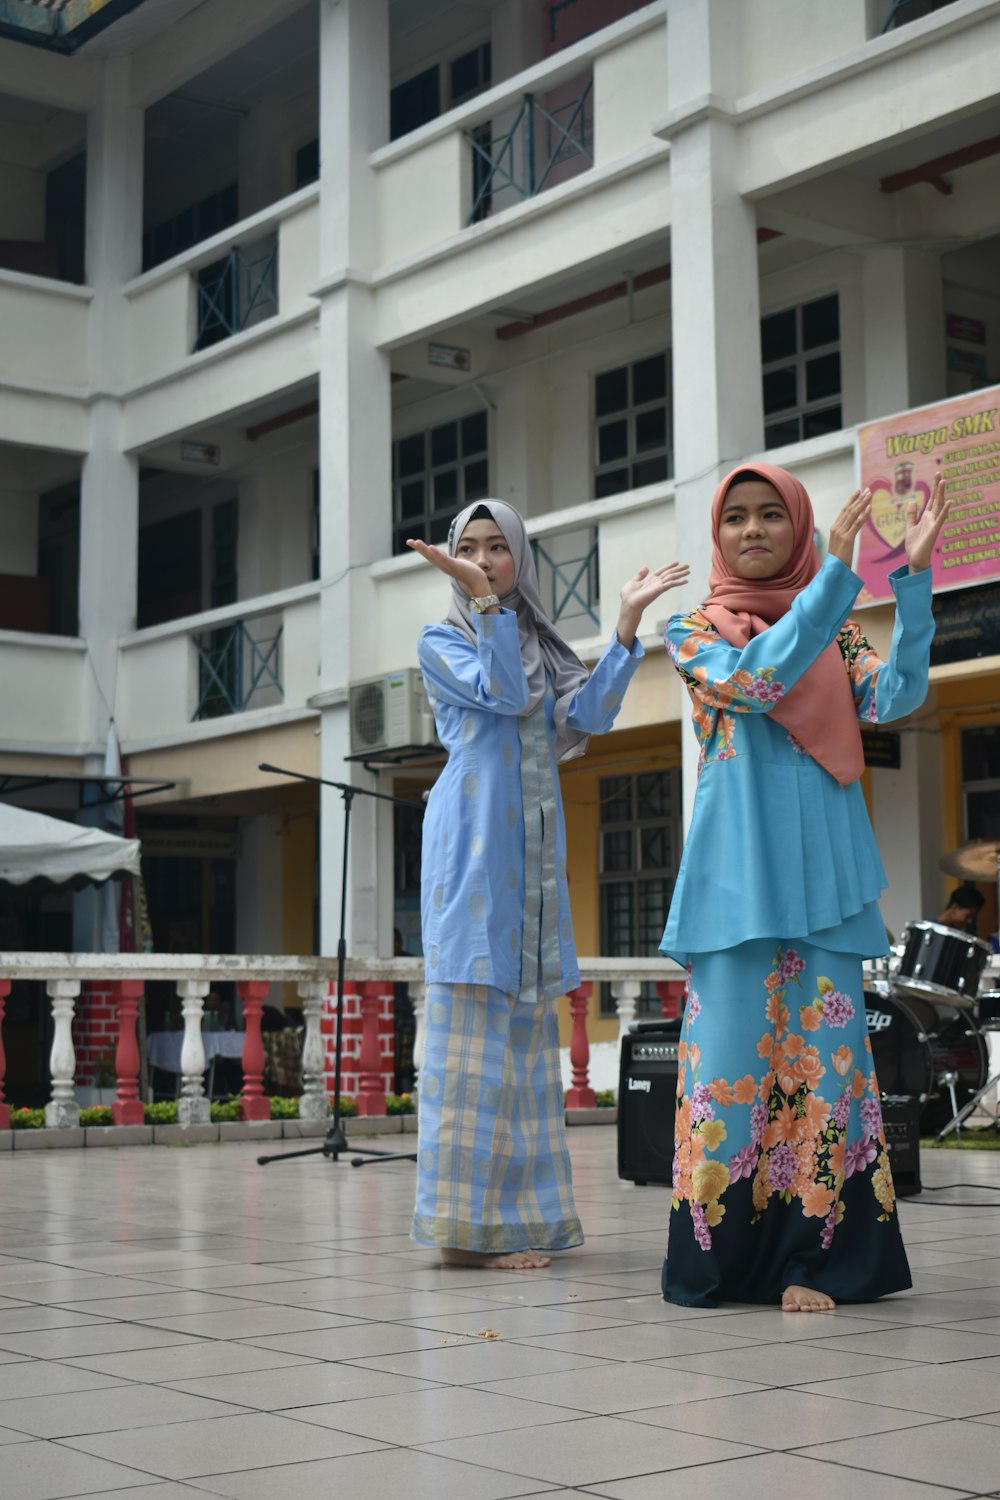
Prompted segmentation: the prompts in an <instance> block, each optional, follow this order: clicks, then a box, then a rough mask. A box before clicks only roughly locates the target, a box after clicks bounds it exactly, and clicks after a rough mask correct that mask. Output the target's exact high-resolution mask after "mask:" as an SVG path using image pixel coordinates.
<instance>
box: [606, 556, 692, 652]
mask: <svg viewBox="0 0 1000 1500" xmlns="http://www.w3.org/2000/svg"><path fill="white" fill-rule="evenodd" d="M689 571H690V569H689V567H688V565H687V563H679V562H672V563H665V564H664V566H663V567H662V568H652V569H650V568H640V569H639V571H638V573H636V574H635V576H634V577H632V578H630V579H628V581H627V582H626V583H625V584H623V585H622V593H621V600H622V604H621V610H620V611H619V614H618V639H619V641H621V643H622V645H623V646H625V647H628V648H631V646H632V642H633V641H634V640H635V633H636V631H637V629H638V628H639V621H640V620H641V619H642V616H643V612H644V611H645V610H646V609H647V608H648V607H649V605H650V604H652V603H653V601H654V599H659V597H660V595H661V594H665V593H666V592H667V590H668V589H677V588H680V587H681V585H682V584H685V583H687V580H688V573H689Z"/></svg>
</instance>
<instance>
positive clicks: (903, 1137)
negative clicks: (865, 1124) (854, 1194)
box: [882, 1094, 921, 1198]
mask: <svg viewBox="0 0 1000 1500" xmlns="http://www.w3.org/2000/svg"><path fill="white" fill-rule="evenodd" d="M882 1128H883V1130H884V1131H885V1144H886V1149H887V1151H888V1152H889V1165H890V1167H891V1168H892V1180H893V1182H894V1184H895V1187H896V1197H897V1198H909V1197H912V1196H913V1194H914V1193H919V1192H920V1191H921V1187H920V1100H919V1099H917V1098H916V1097H915V1096H914V1095H912V1094H883V1095H882Z"/></svg>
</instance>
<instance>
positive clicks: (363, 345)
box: [319, 0, 418, 956]
mask: <svg viewBox="0 0 1000 1500" xmlns="http://www.w3.org/2000/svg"><path fill="white" fill-rule="evenodd" d="M388 137H389V13H388V0H339V3H336V0H322V4H321V6H320V160H321V173H320V220H321V223H320V289H319V295H320V299H321V301H320V306H321V311H320V391H321V393H322V394H321V407H320V422H319V449H320V577H321V580H322V584H323V588H322V594H321V601H322V602H321V639H322V657H321V664H320V684H321V701H322V700H323V699H325V701H326V703H327V706H326V707H324V709H323V719H322V750H321V756H322V766H323V771H322V774H323V776H324V777H326V778H328V779H330V780H333V781H339V782H343V783H346V784H350V785H358V786H361V787H366V788H373V787H374V778H372V777H371V776H369V775H368V774H367V773H366V772H365V771H364V770H363V769H362V768H361V767H360V766H358V765H356V764H352V763H350V762H347V761H345V759H344V757H345V756H346V755H347V754H349V752H350V730H349V725H348V719H347V694H346V689H347V687H348V685H349V683H350V681H351V677H352V675H353V672H352V664H353V656H354V651H353V644H352V643H353V639H354V638H355V637H356V635H359V633H360V632H361V631H362V630H363V629H364V621H365V620H366V619H367V618H368V617H369V614H370V610H371V608H372V607H373V600H372V597H371V589H370V584H369V581H368V567H369V565H370V564H371V563H372V562H374V561H376V560H377V559H378V558H382V557H386V556H388V555H389V552H390V550H391V519H392V517H391V510H392V500H391V477H392V469H391V460H392V452H391V441H392V436H391V435H392V408H391V401H390V370H389V358H388V355H387V354H385V353H383V352H382V351H381V350H379V349H377V348H376V347H375V342H374V332H373V304H372V294H371V290H370V285H369V274H370V271H371V269H372V268H373V267H374V265H375V264H376V262H377V254H378V252H377V244H376V233H377V204H376V198H375V193H376V183H375V179H374V176H373V174H372V172H371V170H370V168H369V165H368V157H369V154H370V152H371V151H373V150H374V149H375V148H376V147H377V146H380V145H384V144H385V142H386V141H387V140H388ZM417 625H418V622H416V621H415V622H414V629H415V630H416V629H417ZM387 816H389V817H391V807H390V804H388V803H383V804H378V803H376V802H374V801H372V800H370V799H368V798H365V797H362V796H358V797H356V798H354V799H353V802H352V807H351V843H350V851H349V875H348V880H347V951H348V952H349V953H351V954H354V955H358V956H363V955H369V954H373V953H375V952H377V951H378V937H377V932H378V919H377V902H376V900H375V891H376V870H377V866H378V860H377V826H378V819H379V817H382V818H383V819H384V818H385V817H387ZM343 833H344V804H343V797H342V794H341V793H340V792H338V791H337V790H336V789H334V788H329V787H323V788H322V794H321V802H320V948H321V951H322V952H324V953H334V952H335V951H336V946H337V937H338V933H339V926H340V895H341V856H342V850H343ZM379 873H380V874H381V875H382V877H383V878H384V879H386V880H390V879H391V866H390V867H388V868H386V869H385V870H384V871H380V872H379Z"/></svg>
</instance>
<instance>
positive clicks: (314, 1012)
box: [299, 979, 330, 1120]
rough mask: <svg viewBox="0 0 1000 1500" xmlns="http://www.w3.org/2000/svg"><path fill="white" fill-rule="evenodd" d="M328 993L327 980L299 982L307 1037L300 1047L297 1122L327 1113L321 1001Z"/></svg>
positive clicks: (322, 1116) (324, 1117)
mask: <svg viewBox="0 0 1000 1500" xmlns="http://www.w3.org/2000/svg"><path fill="white" fill-rule="evenodd" d="M329 993H330V985H329V982H328V981H327V980H322V979H318V980H313V979H306V980H300V982H299V998H300V999H301V1001H302V1014H303V1016H304V1017H305V1023H306V1035H305V1041H304V1042H303V1044H302V1093H301V1095H300V1097H299V1119H300V1120H325V1119H326V1117H327V1115H328V1114H329V1112H330V1107H329V1101H328V1099H327V1094H326V1079H325V1077H324V1069H323V1063H324V1057H323V1034H322V1030H321V1025H320V1023H321V1020H322V1016H323V1001H324V1000H325V998H326V996H327V995H328V994H329Z"/></svg>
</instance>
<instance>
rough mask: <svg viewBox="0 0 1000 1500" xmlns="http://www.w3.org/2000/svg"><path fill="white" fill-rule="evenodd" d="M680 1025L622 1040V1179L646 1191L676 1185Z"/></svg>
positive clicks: (654, 1027) (651, 1028) (659, 1026)
mask: <svg viewBox="0 0 1000 1500" xmlns="http://www.w3.org/2000/svg"><path fill="white" fill-rule="evenodd" d="M680 1030H681V1022H680V1020H679V1019H678V1020H675V1021H655V1022H640V1023H639V1024H638V1025H637V1026H634V1027H632V1028H631V1029H630V1030H629V1031H628V1032H627V1033H626V1034H625V1036H624V1037H623V1038H622V1048H621V1065H620V1069H619V1075H618V1176H619V1177H621V1178H623V1179H624V1180H625V1181H626V1182H634V1183H635V1184H636V1185H637V1186H639V1187H643V1186H645V1184H646V1183H648V1182H658V1183H667V1184H668V1185H669V1184H670V1183H671V1182H672V1180H673V1161H674V1112H675V1109H676V1106H677V1043H678V1041H679V1040H680Z"/></svg>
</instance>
